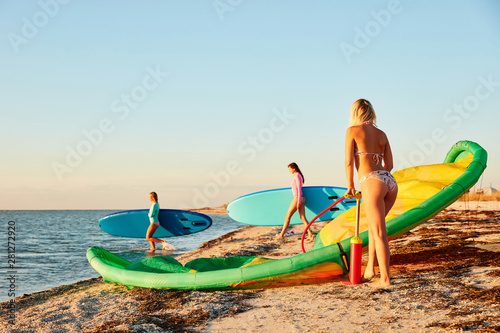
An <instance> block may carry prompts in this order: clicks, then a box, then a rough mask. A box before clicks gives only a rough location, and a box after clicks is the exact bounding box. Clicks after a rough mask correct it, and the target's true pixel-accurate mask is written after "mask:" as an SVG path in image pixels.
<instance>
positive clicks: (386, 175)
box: [359, 170, 398, 192]
mask: <svg viewBox="0 0 500 333" xmlns="http://www.w3.org/2000/svg"><path fill="white" fill-rule="evenodd" d="M368 178H375V179H378V180H380V181H381V182H384V183H385V184H386V185H387V187H388V189H389V192H390V191H392V190H394V189H395V188H396V187H397V186H398V184H397V183H396V179H394V177H393V176H392V175H391V173H390V172H389V171H387V170H375V171H372V172H370V173H367V174H366V175H364V176H363V177H361V179H360V180H359V183H360V184H361V183H363V182H364V181H365V180H367V179H368Z"/></svg>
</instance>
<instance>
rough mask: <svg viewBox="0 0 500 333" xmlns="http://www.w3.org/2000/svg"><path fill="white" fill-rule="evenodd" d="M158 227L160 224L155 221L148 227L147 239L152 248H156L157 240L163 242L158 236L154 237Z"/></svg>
mask: <svg viewBox="0 0 500 333" xmlns="http://www.w3.org/2000/svg"><path fill="white" fill-rule="evenodd" d="M156 229H158V225H156V224H154V223H150V224H149V227H148V231H146V239H147V240H148V242H149V244H150V245H151V250H155V249H156V246H155V242H157V243H161V241H160V240H159V239H157V238H154V237H153V234H154V233H155V231H156Z"/></svg>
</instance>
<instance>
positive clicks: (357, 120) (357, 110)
mask: <svg viewBox="0 0 500 333" xmlns="http://www.w3.org/2000/svg"><path fill="white" fill-rule="evenodd" d="M367 121H371V122H373V124H376V123H377V115H375V110H374V109H373V106H372V104H371V103H370V102H368V101H367V100H366V99H362V98H360V99H358V100H357V101H355V102H354V103H352V106H351V117H350V126H356V125H361V124H362V123H364V122H367Z"/></svg>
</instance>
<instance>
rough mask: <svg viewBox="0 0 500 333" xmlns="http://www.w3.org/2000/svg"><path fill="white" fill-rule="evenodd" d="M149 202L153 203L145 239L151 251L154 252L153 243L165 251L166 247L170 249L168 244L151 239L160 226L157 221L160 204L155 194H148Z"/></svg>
mask: <svg viewBox="0 0 500 333" xmlns="http://www.w3.org/2000/svg"><path fill="white" fill-rule="evenodd" d="M149 200H150V201H151V202H152V203H153V204H152V205H151V208H150V209H149V214H148V217H149V221H150V223H149V227H148V231H147V232H146V239H147V240H148V241H149V244H150V245H151V251H155V250H156V246H155V243H161V245H163V249H164V250H166V249H167V247H172V246H171V245H170V244H169V243H167V242H166V241H164V240H161V239H158V238H155V237H153V234H154V233H155V231H156V229H158V227H159V226H160V220H158V215H159V214H160V204H159V203H158V194H156V192H151V193H149Z"/></svg>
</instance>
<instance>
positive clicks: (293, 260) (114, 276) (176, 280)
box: [87, 141, 487, 289]
mask: <svg viewBox="0 0 500 333" xmlns="http://www.w3.org/2000/svg"><path fill="white" fill-rule="evenodd" d="M486 161H487V153H486V151H485V150H484V149H483V148H481V147H480V146H479V145H478V144H476V143H474V142H470V141H460V142H458V143H457V144H455V145H454V146H453V147H452V148H451V150H450V151H449V152H448V154H447V156H446V158H445V160H444V163H441V164H434V165H423V166H417V167H413V168H408V169H404V170H401V171H398V172H396V173H394V176H395V178H396V180H397V181H398V186H399V192H398V197H397V199H396V203H395V205H394V207H393V209H392V210H391V211H390V212H389V215H388V216H387V218H386V225H387V230H388V236H389V237H390V238H391V239H392V238H394V237H397V236H400V235H402V234H403V233H405V232H406V231H408V230H410V229H412V228H415V227H416V226H418V225H419V224H421V223H423V222H425V221H427V220H428V219H429V218H431V217H433V216H434V215H436V214H437V213H439V212H440V211H441V210H443V209H444V208H446V207H447V206H448V205H450V204H451V203H453V202H454V201H455V200H457V199H458V198H460V196H462V194H464V193H465V192H466V191H467V190H468V189H469V188H470V187H472V186H473V185H474V184H475V183H476V182H477V181H478V179H479V177H480V176H481V174H482V172H483V171H484V169H485V168H486ZM361 211H362V212H363V209H361ZM354 224H355V207H353V208H352V209H350V210H348V211H346V212H344V213H343V214H341V215H339V216H338V217H337V218H335V219H334V220H333V221H332V222H330V223H329V224H328V225H327V226H325V227H324V228H323V229H322V230H321V232H320V233H319V237H317V239H316V242H315V244H314V248H313V250H312V251H309V252H307V253H302V254H299V255H296V256H293V257H289V258H284V259H279V260H274V259H267V258H261V257H252V256H239V257H228V258H198V259H195V260H192V261H190V262H188V263H186V264H185V265H184V266H183V265H181V264H180V263H179V262H178V261H177V260H175V259H174V258H171V257H150V258H146V259H143V260H141V261H138V262H134V263H131V262H129V261H127V260H125V259H122V258H120V257H119V256H116V255H114V254H112V253H110V252H108V251H106V250H104V249H102V248H100V247H96V246H93V247H91V248H89V249H88V251H87V259H88V261H89V263H90V265H91V266H92V267H93V268H94V269H95V270H96V271H97V272H98V273H99V274H100V275H101V276H102V277H103V280H104V281H106V282H113V283H118V284H123V285H126V286H129V287H134V286H137V287H145V288H158V289H243V288H262V287H268V286H285V285H295V284H302V283H312V282H318V281H322V280H329V279H332V278H334V277H337V276H341V275H345V274H347V273H348V267H347V263H348V262H349V249H350V238H351V237H352V236H353V235H354ZM366 230H367V228H366V217H365V216H363V214H362V216H361V223H360V235H359V236H360V237H361V238H362V240H363V246H366V245H367V244H368V232H367V231H366Z"/></svg>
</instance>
